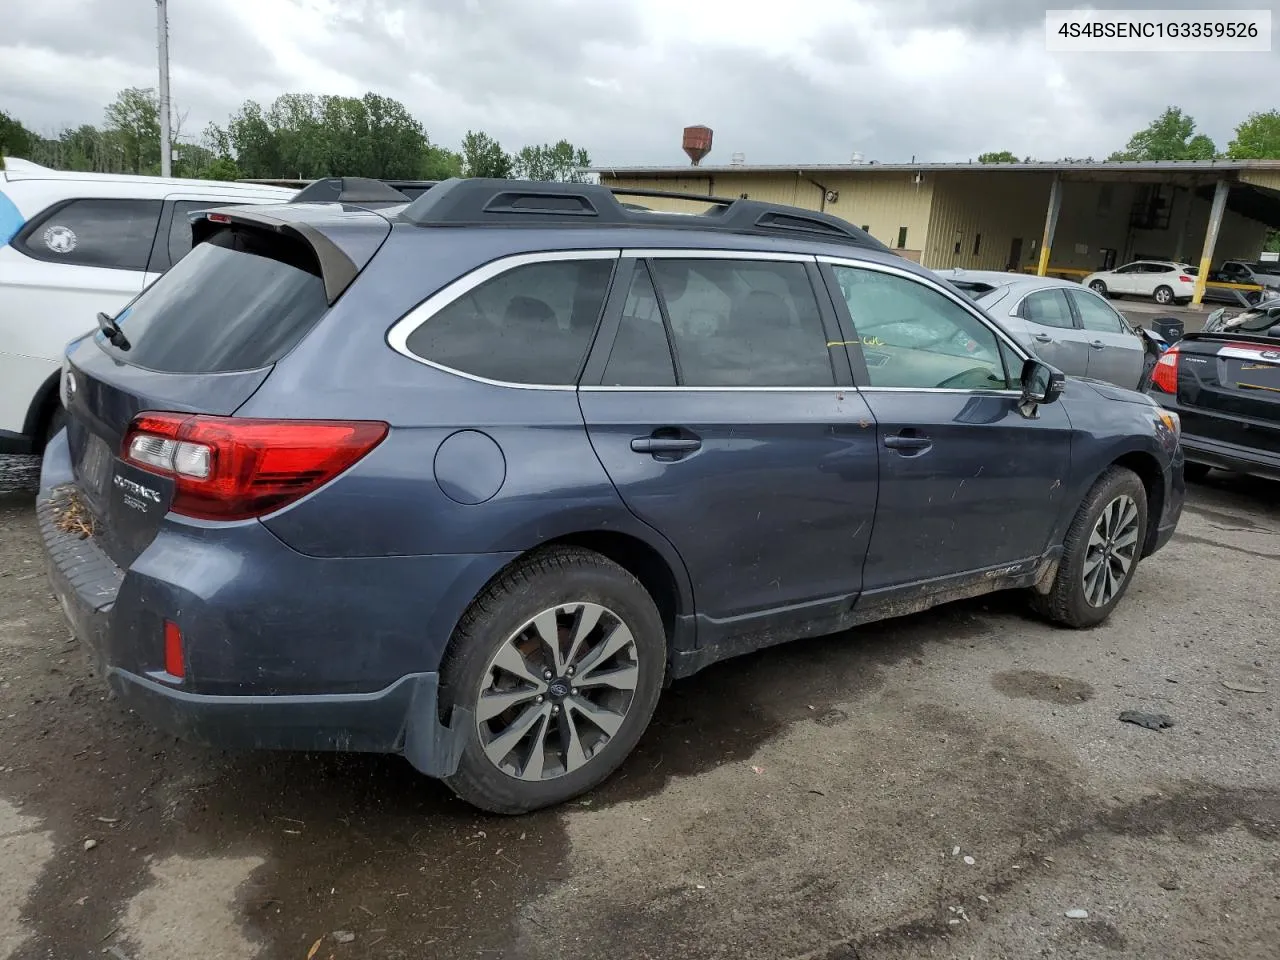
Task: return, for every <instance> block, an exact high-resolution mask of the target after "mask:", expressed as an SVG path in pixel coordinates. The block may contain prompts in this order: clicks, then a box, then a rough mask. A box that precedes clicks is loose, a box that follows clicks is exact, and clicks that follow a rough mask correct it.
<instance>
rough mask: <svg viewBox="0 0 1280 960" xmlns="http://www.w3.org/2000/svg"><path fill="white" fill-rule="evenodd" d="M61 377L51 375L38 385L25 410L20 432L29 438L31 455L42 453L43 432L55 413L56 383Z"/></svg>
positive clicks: (57, 399) (57, 400) (56, 403)
mask: <svg viewBox="0 0 1280 960" xmlns="http://www.w3.org/2000/svg"><path fill="white" fill-rule="evenodd" d="M61 377H62V372H61V371H58V372H56V373H51V374H50V375H49V376H48V378H46V379H45V381H44V383H42V384H41V385H40V389H39V390H37V391H36V395H35V396H34V397H32V398H31V405H30V406H29V407H28V408H27V416H26V419H25V420H24V421H23V424H22V432H23V433H24V434H26V435H27V436H28V437H30V438H31V451H32V453H43V452H44V442H45V432H46V429H47V428H48V426H49V421H50V420H51V419H53V415H54V413H56V412H57V409H58V404H59V402H60V400H59V398H58V383H59V381H60V379H61Z"/></svg>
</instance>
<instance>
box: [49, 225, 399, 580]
mask: <svg viewBox="0 0 1280 960" xmlns="http://www.w3.org/2000/svg"><path fill="white" fill-rule="evenodd" d="M344 221H345V224H346V226H345V228H342V227H335V223H339V224H340V223H342V222H344ZM193 229H194V235H195V239H196V246H195V247H194V248H193V249H192V251H191V253H190V254H188V255H187V256H186V257H184V258H183V259H182V260H181V261H179V262H178V263H177V264H176V265H175V266H174V267H173V268H172V269H171V270H170V271H169V272H168V273H166V274H165V275H164V276H163V277H161V278H160V279H159V280H157V281H156V282H155V283H154V284H152V285H151V286H150V287H148V288H147V289H146V290H144V291H143V292H142V293H141V294H140V295H139V296H138V297H137V298H136V299H135V300H134V301H133V302H132V303H130V304H129V305H128V306H126V307H125V308H124V309H123V310H121V311H120V313H119V314H118V315H117V316H116V317H115V318H110V319H108V320H107V321H105V326H106V327H107V328H110V327H111V326H112V323H111V321H112V320H114V324H115V327H116V329H118V335H116V334H114V333H113V332H112V331H111V330H109V329H108V330H107V331H104V332H98V333H95V334H93V335H91V336H86V337H84V338H82V339H80V340H78V341H76V342H74V343H72V344H71V345H70V346H69V347H68V350H67V356H66V359H65V362H64V373H63V382H62V391H63V401H64V403H65V405H66V406H67V409H68V421H69V422H68V428H67V440H68V444H69V447H70V454H71V460H72V466H73V470H74V474H75V478H76V482H77V486H78V487H79V489H80V493H81V495H82V499H83V501H84V506H85V507H86V508H87V510H88V513H89V514H90V515H91V522H90V523H89V524H88V525H89V527H90V528H91V529H92V531H93V536H94V537H95V538H96V539H97V541H98V542H99V544H100V545H101V546H102V548H103V549H104V550H105V551H106V552H107V554H108V555H109V556H110V557H111V558H112V560H114V561H115V562H116V563H117V564H119V565H120V566H122V567H124V566H128V565H129V564H131V563H132V562H133V560H134V559H135V558H136V557H137V556H138V555H139V554H140V553H141V552H142V551H143V550H144V549H146V547H147V545H148V544H149V543H150V542H151V541H152V540H153V539H154V537H155V535H156V532H157V531H158V529H159V526H160V523H161V521H162V520H163V518H164V517H165V515H166V514H167V513H168V512H169V509H170V506H171V505H172V503H173V498H174V494H175V490H176V489H177V484H176V483H175V480H174V479H173V478H172V477H171V476H168V475H166V473H165V471H163V470H153V469H144V468H142V467H141V466H138V465H136V462H127V461H126V459H125V456H124V454H125V453H126V452H127V448H126V442H127V440H128V439H129V434H130V428H131V426H132V427H134V428H137V427H138V426H139V423H140V421H139V419H138V418H139V415H140V414H143V413H155V412H159V413H167V414H170V415H171V416H168V417H167V418H164V417H162V418H158V419H153V420H152V421H150V423H151V425H152V427H153V428H154V430H155V431H158V432H160V433H163V430H164V429H167V428H168V427H174V426H175V425H177V424H181V423H183V422H184V421H185V418H184V416H183V415H193V414H206V415H213V416H229V415H231V414H233V413H234V412H235V411H236V410H237V409H238V408H239V407H240V406H241V405H242V404H244V402H245V401H246V400H248V399H249V397H251V396H252V395H253V393H254V391H256V390H257V389H258V388H259V387H260V386H261V385H262V383H263V382H264V381H265V380H266V378H267V377H268V375H269V374H270V372H271V369H272V367H273V365H274V364H275V363H276V361H278V360H279V359H280V358H281V357H283V356H284V355H285V354H286V353H288V352H289V351H290V350H291V349H292V348H293V347H294V346H295V345H296V344H297V343H298V342H299V341H300V340H301V339H302V338H303V337H304V336H305V335H306V334H307V332H308V331H310V330H311V329H312V328H313V327H314V326H315V325H316V323H317V322H318V321H319V320H320V319H321V317H323V316H324V315H325V314H326V313H327V311H328V310H329V307H330V306H331V305H332V304H333V302H334V301H335V300H336V299H337V297H339V296H341V294H342V292H343V290H345V289H346V287H347V286H349V284H350V282H351V281H352V280H353V279H354V278H355V276H356V275H357V273H358V272H359V270H360V269H361V268H362V267H363V266H364V265H365V264H366V263H367V262H368V261H369V260H370V259H372V257H373V254H374V253H375V252H376V250H377V248H378V246H380V245H381V242H382V240H384V239H385V238H386V235H387V233H388V232H389V231H390V224H389V223H388V222H387V221H386V220H385V219H384V218H382V217H380V216H378V215H376V214H373V213H370V212H368V211H350V212H347V213H345V214H341V215H340V216H335V215H334V213H332V212H330V211H327V210H325V209H324V208H317V207H310V208H293V210H291V211H288V212H286V213H284V214H283V215H282V213H281V211H279V210H278V209H273V210H272V211H271V212H269V213H268V212H267V211H265V210H262V209H245V208H225V209H221V210H217V211H203V212H202V213H201V214H200V215H199V218H198V219H196V220H194V221H193ZM100 319H101V318H100ZM174 414H176V415H178V416H172V415H174ZM147 422H148V421H146V420H145V419H144V420H143V421H142V423H143V424H144V425H145V424H146V423H147ZM166 422H167V425H168V426H167V427H166V426H165V423H166ZM175 429H176V427H175ZM175 437H176V434H175ZM175 442H176V441H175ZM132 459H135V460H136V458H132Z"/></svg>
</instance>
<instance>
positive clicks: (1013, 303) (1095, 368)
mask: <svg viewBox="0 0 1280 960" xmlns="http://www.w3.org/2000/svg"><path fill="white" fill-rule="evenodd" d="M936 272H937V274H938V276H939V277H941V278H942V279H943V280H945V281H947V282H948V283H950V284H951V285H952V286H954V287H956V288H957V289H959V290H960V291H962V292H963V293H965V294H967V295H968V296H970V297H972V298H973V299H974V300H976V301H977V302H978V303H979V304H981V305H982V307H983V308H984V309H986V311H987V312H988V313H990V314H991V315H992V316H994V317H995V318H996V319H997V320H998V321H999V322H1000V324H1001V325H1002V326H1003V327H1004V328H1005V329H1006V330H1008V331H1009V333H1010V334H1012V335H1013V336H1014V337H1015V338H1016V339H1017V340H1018V342H1019V343H1021V344H1022V345H1023V346H1025V347H1027V348H1028V349H1029V350H1031V351H1032V352H1034V353H1035V354H1036V356H1038V357H1040V359H1042V360H1044V361H1045V362H1046V363H1049V364H1052V365H1053V366H1055V367H1057V368H1058V369H1059V370H1061V371H1062V372H1063V373H1066V374H1068V375H1070V376H1073V377H1092V378H1093V379H1095V380H1105V381H1107V382H1108V383H1114V384H1115V385H1116V386H1120V387H1126V388H1128V389H1130V390H1134V389H1137V388H1138V387H1139V384H1140V382H1141V380H1142V377H1143V371H1144V366H1143V363H1144V359H1145V356H1146V350H1145V346H1144V343H1143V340H1142V337H1141V335H1140V334H1139V333H1138V331H1137V330H1135V329H1134V328H1133V327H1132V326H1131V325H1130V324H1129V321H1128V320H1126V319H1125V318H1124V317H1123V316H1122V315H1121V314H1120V313H1118V312H1117V311H1116V310H1115V308H1113V307H1112V306H1111V304H1109V303H1108V302H1107V301H1106V300H1105V299H1103V298H1102V297H1100V296H1098V295H1097V294H1096V293H1094V292H1093V291H1092V290H1090V289H1088V288H1087V287H1083V286H1081V285H1080V284H1078V283H1076V282H1074V281H1072V280H1057V279H1054V278H1053V277H1031V276H1026V275H1024V274H1018V273H1003V272H1000V271H995V270H959V269H956V270H939V271H936Z"/></svg>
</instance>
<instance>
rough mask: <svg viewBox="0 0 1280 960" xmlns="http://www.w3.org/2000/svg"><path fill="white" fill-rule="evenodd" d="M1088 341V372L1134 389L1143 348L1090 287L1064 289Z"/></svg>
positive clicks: (1139, 338) (1096, 377)
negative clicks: (1088, 288) (1086, 288)
mask: <svg viewBox="0 0 1280 960" xmlns="http://www.w3.org/2000/svg"><path fill="white" fill-rule="evenodd" d="M1067 295H1068V297H1070V298H1071V302H1072V305H1073V307H1074V309H1075V312H1076V316H1078V317H1079V319H1080V326H1081V328H1082V331H1081V332H1082V333H1083V334H1084V335H1085V338H1086V340H1087V341H1088V344H1089V369H1088V376H1090V377H1093V378H1094V379H1095V380H1106V381H1107V382H1108V383H1114V384H1115V385H1116V386H1119V387H1125V388H1126V389H1129V390H1135V389H1137V387H1138V383H1139V382H1140V381H1141V379H1142V367H1143V360H1144V358H1145V355H1146V349H1145V347H1144V346H1143V343H1142V337H1141V336H1140V335H1139V334H1137V333H1134V332H1133V330H1131V329H1130V328H1129V324H1128V323H1127V322H1125V319H1124V317H1122V316H1120V314H1118V313H1116V311H1115V310H1114V309H1112V307H1111V304H1109V303H1107V301H1105V300H1103V299H1102V298H1101V297H1099V296H1098V295H1097V294H1095V293H1093V291H1091V290H1085V289H1084V288H1081V289H1079V290H1069V291H1067Z"/></svg>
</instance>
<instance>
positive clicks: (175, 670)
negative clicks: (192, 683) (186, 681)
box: [164, 620, 187, 679]
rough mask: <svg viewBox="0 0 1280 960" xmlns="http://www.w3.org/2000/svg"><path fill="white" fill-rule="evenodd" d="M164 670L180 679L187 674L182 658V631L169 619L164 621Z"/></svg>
mask: <svg viewBox="0 0 1280 960" xmlns="http://www.w3.org/2000/svg"><path fill="white" fill-rule="evenodd" d="M164 672H165V673H167V674H169V676H171V677H177V678H178V679H182V678H183V677H185V676H186V675H187V668H186V664H185V663H184V661H183V658H182V631H181V630H179V629H178V625H177V624H176V623H171V622H170V621H168V620H166V621H165V622H164Z"/></svg>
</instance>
